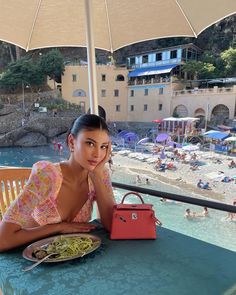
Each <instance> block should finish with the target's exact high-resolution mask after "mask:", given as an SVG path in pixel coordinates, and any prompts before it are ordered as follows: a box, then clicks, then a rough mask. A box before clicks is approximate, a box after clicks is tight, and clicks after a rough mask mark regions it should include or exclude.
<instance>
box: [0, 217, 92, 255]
mask: <svg viewBox="0 0 236 295" xmlns="http://www.w3.org/2000/svg"><path fill="white" fill-rule="evenodd" d="M95 227H96V226H95V225H94V224H89V223H77V222H61V223H55V224H47V225H42V226H37V227H32V228H24V229H23V228H21V226H20V225H17V224H15V223H10V222H5V221H3V222H1V223H0V252H3V251H7V250H10V249H13V248H16V247H19V246H22V245H24V244H27V243H31V242H33V241H36V240H40V239H42V238H46V237H48V236H52V235H56V234H68V233H78V232H89V231H90V230H92V229H95Z"/></svg>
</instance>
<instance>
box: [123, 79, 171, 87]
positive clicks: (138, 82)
mask: <svg viewBox="0 0 236 295" xmlns="http://www.w3.org/2000/svg"><path fill="white" fill-rule="evenodd" d="M170 82H171V78H170V77H166V78H162V77H160V78H151V79H147V78H146V79H135V80H129V81H128V85H129V86H133V85H143V84H160V83H162V84H163V83H170Z"/></svg>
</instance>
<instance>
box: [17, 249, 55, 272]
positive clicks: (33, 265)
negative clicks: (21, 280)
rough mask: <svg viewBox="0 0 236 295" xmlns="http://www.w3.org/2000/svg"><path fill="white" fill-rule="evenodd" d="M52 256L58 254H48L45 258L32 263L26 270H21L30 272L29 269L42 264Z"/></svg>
mask: <svg viewBox="0 0 236 295" xmlns="http://www.w3.org/2000/svg"><path fill="white" fill-rule="evenodd" d="M52 255H58V253H50V254H48V255H47V256H45V257H43V258H42V259H41V260H39V261H37V262H36V263H34V264H32V265H30V266H27V267H26V268H24V269H22V271H28V270H31V269H33V268H35V267H36V266H38V265H39V264H40V263H42V262H44V261H45V260H47V259H48V258H49V257H51V256H52Z"/></svg>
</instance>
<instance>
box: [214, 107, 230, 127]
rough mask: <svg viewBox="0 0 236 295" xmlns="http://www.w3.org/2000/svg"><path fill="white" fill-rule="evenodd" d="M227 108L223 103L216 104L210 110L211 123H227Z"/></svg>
mask: <svg viewBox="0 0 236 295" xmlns="http://www.w3.org/2000/svg"><path fill="white" fill-rule="evenodd" d="M228 119H229V108H228V107H227V106H226V105H224V104H218V105H216V106H215V107H214V108H213V109H212V112H211V123H212V124H214V125H218V124H227V121H228Z"/></svg>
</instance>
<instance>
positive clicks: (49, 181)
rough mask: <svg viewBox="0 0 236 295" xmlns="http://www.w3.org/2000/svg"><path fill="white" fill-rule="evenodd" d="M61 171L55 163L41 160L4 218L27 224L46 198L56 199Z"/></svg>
mask: <svg viewBox="0 0 236 295" xmlns="http://www.w3.org/2000/svg"><path fill="white" fill-rule="evenodd" d="M59 174H60V171H59V170H58V168H57V167H56V166H55V164H53V163H51V162H48V161H40V162H37V163H35V164H34V165H33V167H32V171H31V174H30V177H29V180H28V181H27V183H26V185H25V187H24V189H23V191H22V192H21V193H20V194H19V196H18V198H17V199H16V200H15V201H14V202H13V203H12V204H11V205H10V207H9V209H8V210H7V212H6V213H5V214H4V216H3V220H4V221H7V222H12V223H16V224H19V225H21V226H25V225H26V224H28V223H29V221H30V220H32V214H33V210H34V208H36V207H37V206H38V205H39V204H40V203H42V202H44V201H45V200H46V199H48V198H51V199H54V198H55V196H56V195H57V191H58V190H59V189H60V182H61V177H60V175H59Z"/></svg>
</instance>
